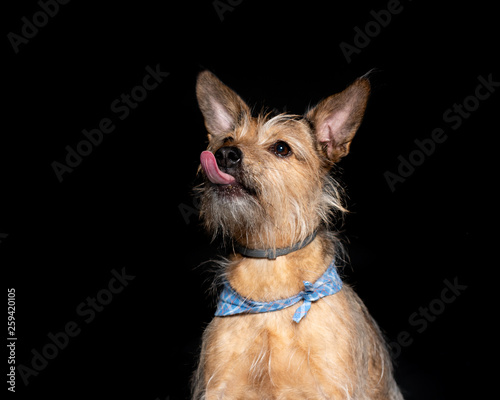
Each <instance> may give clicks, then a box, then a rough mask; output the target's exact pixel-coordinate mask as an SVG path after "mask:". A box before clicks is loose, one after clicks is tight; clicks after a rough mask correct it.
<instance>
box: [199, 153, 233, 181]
mask: <svg viewBox="0 0 500 400" xmlns="http://www.w3.org/2000/svg"><path fill="white" fill-rule="evenodd" d="M200 161H201V166H202V168H203V171H205V174H207V177H208V179H210V182H212V183H215V184H217V185H229V184H230V183H234V182H235V180H236V179H234V177H233V176H231V175H229V174H226V173H225V172H222V171H221V170H220V169H219V166H218V165H217V161H216V160H215V157H214V155H213V154H212V152H211V151H203V152H202V153H201V155H200Z"/></svg>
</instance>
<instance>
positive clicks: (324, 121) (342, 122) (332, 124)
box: [306, 78, 370, 162]
mask: <svg viewBox="0 0 500 400" xmlns="http://www.w3.org/2000/svg"><path fill="white" fill-rule="evenodd" d="M369 94H370V83H369V81H368V79H366V78H359V79H357V80H356V81H354V83H353V84H351V85H350V86H349V87H348V88H347V89H345V90H344V91H343V92H341V93H337V94H334V95H332V96H330V97H327V98H326V99H324V100H322V101H321V102H320V103H319V104H318V105H317V106H316V107H314V108H313V109H312V110H310V111H309V112H308V113H307V114H306V119H307V120H309V121H310V122H311V124H312V126H313V129H314V133H315V134H316V138H317V140H318V142H319V143H320V145H321V146H322V148H324V149H325V152H326V154H327V156H328V158H329V159H330V160H331V161H332V162H337V161H339V160H340V159H341V158H342V157H344V156H345V155H347V153H349V147H350V145H351V141H352V139H353V137H354V134H355V133H356V131H357V130H358V128H359V125H360V124H361V121H362V119H363V115H364V112H365V108H366V103H367V101H368V96H369Z"/></svg>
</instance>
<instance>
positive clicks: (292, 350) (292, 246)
mask: <svg viewBox="0 0 500 400" xmlns="http://www.w3.org/2000/svg"><path fill="white" fill-rule="evenodd" d="M369 93H370V83H369V81H368V79H367V78H366V77H361V78H358V79H357V80H355V81H354V82H353V83H352V84H351V85H350V86H348V87H347V88H346V89H345V90H344V91H342V92H341V93H337V94H334V95H332V96H330V97H328V98H326V99H324V100H322V101H321V102H320V103H319V104H318V105H317V106H315V107H314V108H312V109H310V110H309V111H308V112H307V113H306V114H305V115H304V116H298V115H289V114H277V115H272V114H271V113H267V114H266V113H260V114H259V115H257V116H252V113H251V110H250V108H249V107H248V105H247V104H246V103H245V102H244V101H243V100H242V99H241V98H240V96H239V95H238V94H236V93H235V92H234V91H233V90H231V89H230V88H229V87H227V86H226V85H224V84H223V83H222V82H221V81H220V80H219V79H218V78H217V77H216V76H215V75H214V74H212V73H211V72H209V71H203V72H201V73H200V74H199V75H198V79H197V83H196V95H197V100H198V104H199V107H200V110H201V112H202V114H203V117H204V122H205V127H206V129H207V131H208V148H207V150H206V151H203V152H202V153H201V156H200V161H201V165H200V169H199V172H200V174H201V175H202V178H203V183H202V184H201V185H200V188H199V190H200V196H201V207H200V217H201V219H202V221H203V223H204V225H205V227H206V229H207V230H208V232H210V233H211V234H212V235H213V236H214V237H216V236H218V235H221V236H222V237H223V238H225V240H226V243H230V244H231V245H230V248H231V251H230V252H231V254H230V256H229V258H227V259H226V261H225V262H224V263H223V268H222V272H221V274H220V280H221V282H222V293H221V294H220V297H219V301H218V304H217V311H216V316H215V318H214V319H213V320H212V321H211V322H210V324H209V325H208V327H207V328H206V330H205V331H204V334H203V338H202V345H201V354H200V359H199V364H198V367H197V369H196V372H195V373H194V375H193V380H192V381H193V383H192V398H193V399H195V400H201V399H204V400H213V399H231V400H232V399H241V400H257V399H259V400H278V399H284V400H298V399H306V400H319V399H322V400H323V399H335V400H340V399H356V400H365V399H366V400H368V399H370V400H379V399H391V400H401V399H403V397H402V395H401V392H400V390H399V388H398V386H397V384H396V382H395V380H394V377H393V367H392V362H391V359H390V356H389V353H388V350H387V347H386V344H385V342H384V339H383V336H382V334H381V332H380V330H379V328H378V326H377V324H376V323H375V321H374V320H373V319H372V317H371V316H370V314H369V313H368V311H367V309H366V307H365V306H364V304H363V303H362V301H361V300H360V298H359V297H358V296H357V295H356V294H355V292H354V291H353V289H351V288H350V287H349V286H348V285H346V284H343V283H342V280H341V279H340V277H339V275H338V272H337V266H336V263H339V260H341V259H342V246H341V244H340V240H339V239H338V237H337V234H336V233H334V232H331V231H330V230H329V226H331V225H332V220H333V219H334V218H336V217H337V216H339V215H342V213H343V212H344V211H346V210H345V208H344V206H343V201H342V189H341V188H340V187H339V185H338V183H336V181H335V180H334V179H333V178H332V176H331V173H330V171H331V169H332V167H333V166H334V165H335V164H336V163H337V162H338V161H339V160H341V159H342V157H344V156H346V155H347V154H348V152H349V148H350V145H351V141H352V139H353V137H354V135H355V133H356V131H357V130H358V127H359V126H360V124H361V121H362V119H363V115H364V112H365V108H366V104H367V101H368V97H369Z"/></svg>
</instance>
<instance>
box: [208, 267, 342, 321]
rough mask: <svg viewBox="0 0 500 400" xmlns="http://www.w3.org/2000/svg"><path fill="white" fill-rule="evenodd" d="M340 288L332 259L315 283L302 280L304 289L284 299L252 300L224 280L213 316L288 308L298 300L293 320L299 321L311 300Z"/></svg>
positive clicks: (339, 281)
mask: <svg viewBox="0 0 500 400" xmlns="http://www.w3.org/2000/svg"><path fill="white" fill-rule="evenodd" d="M341 288H342V280H341V279H340V277H339V275H338V273H337V269H336V268H335V263H334V262H333V261H332V263H331V264H330V266H329V267H328V269H327V270H326V271H325V273H324V274H323V275H321V276H320V277H319V279H318V280H317V281H316V282H315V283H311V282H308V281H304V290H303V291H301V292H299V293H298V294H296V295H295V296H292V297H288V298H286V299H279V300H274V301H270V302H259V301H253V300H250V299H248V298H245V297H243V296H241V295H240V294H239V293H238V292H237V291H236V290H234V288H233V287H232V286H231V285H230V284H229V282H227V281H225V282H224V288H223V290H222V293H221V295H220V297H219V302H218V303H217V310H216V311H215V316H217V317H224V316H228V315H235V314H243V313H248V314H255V313H263V312H271V311H277V310H282V309H284V308H288V307H290V306H292V305H294V304H296V303H298V302H299V301H301V300H303V303H302V304H301V305H300V307H299V308H297V310H296V311H295V314H294V315H293V320H294V321H295V322H296V323H299V322H300V321H301V319H302V318H304V317H305V316H306V315H307V313H308V311H309V309H310V308H311V304H312V302H315V301H317V300H319V299H321V298H322V297H325V296H330V295H332V294H335V293H337V292H338V291H339V290H340V289H341Z"/></svg>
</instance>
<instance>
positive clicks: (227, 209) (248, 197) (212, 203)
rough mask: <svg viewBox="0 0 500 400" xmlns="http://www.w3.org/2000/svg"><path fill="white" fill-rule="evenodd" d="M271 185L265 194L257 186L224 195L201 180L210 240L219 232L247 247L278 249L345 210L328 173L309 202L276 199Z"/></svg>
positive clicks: (226, 238) (308, 233)
mask: <svg viewBox="0 0 500 400" xmlns="http://www.w3.org/2000/svg"><path fill="white" fill-rule="evenodd" d="M276 190H277V189H276V187H274V189H272V190H271V191H270V192H268V193H266V192H265V188H261V190H259V191H258V193H257V194H249V193H243V194H241V195H239V196H225V195H223V194H222V193H219V191H218V188H217V187H215V186H213V185H210V184H209V183H205V184H204V185H203V186H202V187H201V188H200V192H201V193H200V194H201V212H200V216H201V218H202V219H203V221H204V224H205V228H206V229H207V231H208V232H211V233H212V235H213V239H215V238H216V237H217V236H218V235H221V236H222V238H223V239H224V240H225V241H231V240H236V241H237V242H238V243H240V244H241V245H243V246H247V247H250V248H271V249H272V248H274V249H276V248H278V247H286V246H290V245H293V244H294V243H298V242H300V241H302V240H304V239H305V238H306V237H307V236H308V235H310V234H311V233H312V232H313V231H314V230H316V229H318V226H319V225H320V224H321V223H324V224H325V225H326V226H328V225H329V224H330V223H331V222H332V219H333V217H334V216H336V215H340V216H342V213H343V212H346V211H347V210H346V209H345V208H344V207H343V206H342V202H341V194H340V192H339V191H340V189H339V186H338V185H337V183H336V181H335V180H334V179H333V178H331V177H330V176H326V177H325V178H324V180H323V185H322V190H318V193H317V194H316V195H315V196H312V197H311V198H310V199H309V201H307V202H306V201H304V200H303V199H296V198H291V197H288V198H286V202H285V201H281V202H277V203H276V204H278V205H279V208H276V207H275V205H274V204H273V203H271V202H270V200H266V199H276V198H282V199H283V197H277V196H276V195H277V193H276V192H275V191H276Z"/></svg>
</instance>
